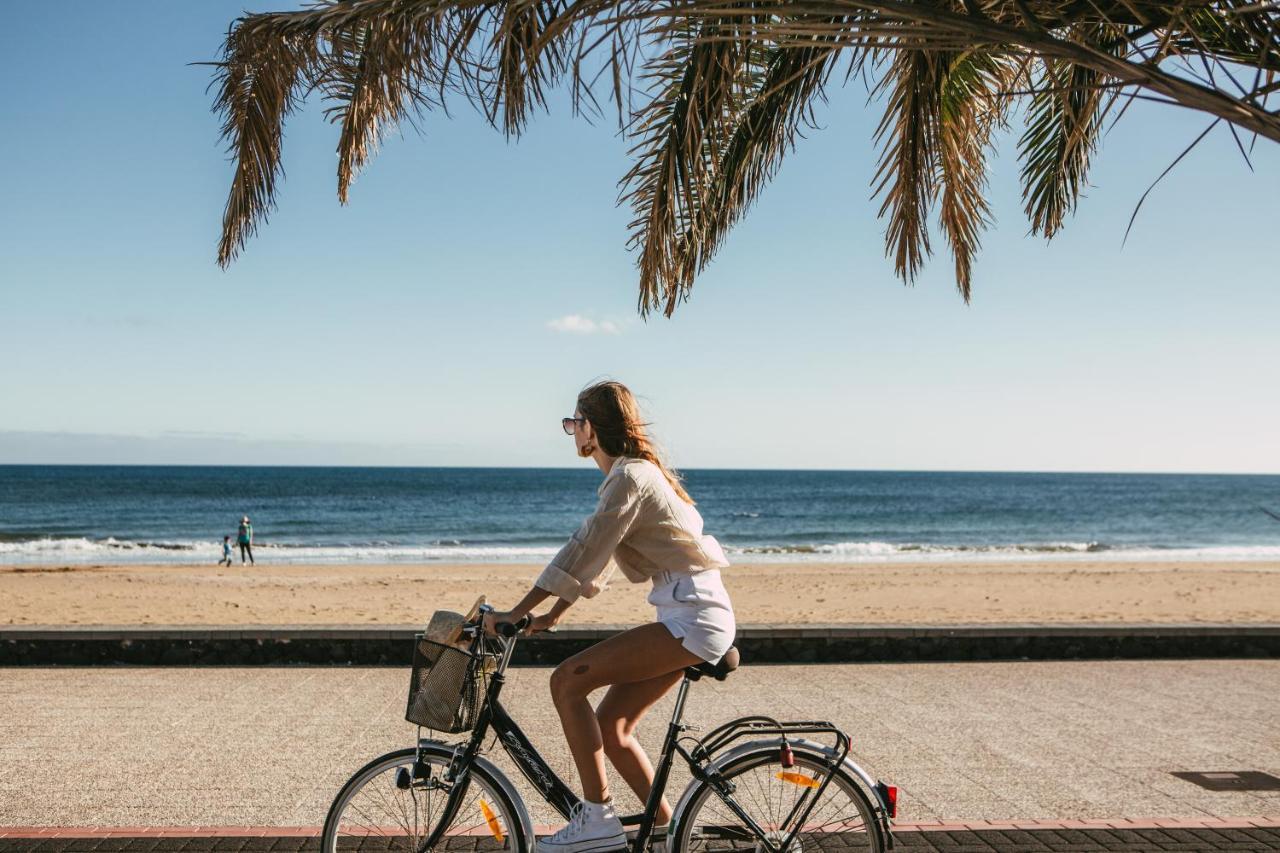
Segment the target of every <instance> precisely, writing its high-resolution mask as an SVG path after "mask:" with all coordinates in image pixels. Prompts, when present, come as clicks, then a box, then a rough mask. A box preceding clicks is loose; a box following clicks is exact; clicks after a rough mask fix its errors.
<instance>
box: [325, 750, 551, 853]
mask: <svg viewBox="0 0 1280 853" xmlns="http://www.w3.org/2000/svg"><path fill="white" fill-rule="evenodd" d="M419 756H420V757H421V759H422V761H423V762H424V764H425V766H426V767H427V768H429V769H430V772H431V776H432V778H435V779H439V778H441V777H440V776H437V775H436V774H442V773H443V771H444V770H445V769H446V768H447V767H448V766H449V762H450V761H451V760H452V758H453V749H452V747H451V746H449V745H447V744H423V745H422V746H421V747H419V748H412V747H410V748H408V749H400V750H396V751H394V752H388V753H387V754H386V755H381V756H379V757H377V758H375V759H373V760H372V761H370V762H369V763H368V764H366V765H365V766H364V767H361V768H360V769H359V770H357V771H356V772H355V773H354V774H353V775H352V776H351V778H350V779H348V780H347V781H346V783H344V784H343V786H342V787H341V788H340V789H339V790H338V794H337V796H335V797H334V799H333V804H332V805H330V807H329V813H328V815H327V816H326V817H325V821H324V830H323V832H322V833H321V836H320V851H321V853H430V851H426V850H425V849H421V848H422V846H423V843H424V842H425V841H427V840H428V838H429V836H430V835H431V834H432V831H433V830H434V829H435V828H436V824H437V823H439V822H440V818H441V817H442V815H443V812H444V811H445V810H446V804H447V802H448V798H449V791H448V790H446V789H445V788H441V787H430V786H429V785H428V784H420V785H417V784H415V785H413V786H412V787H409V788H407V789H405V788H400V787H399V786H397V785H396V775H397V771H399V770H400V768H407V770H408V772H409V773H410V775H412V773H413V765H414V762H415V760H416V759H417V758H418V757H419ZM504 781H505V780H500V779H498V778H496V777H495V776H494V775H493V774H492V773H491V772H490V770H489V769H487V768H486V767H485V766H483V765H481V764H480V763H476V764H473V765H472V767H471V770H470V772H469V773H468V777H467V780H466V788H465V789H463V790H462V791H461V792H460V793H461V796H460V798H459V802H458V803H457V808H456V809H455V811H454V814H453V815H452V816H451V817H450V819H449V825H448V826H447V827H446V828H445V829H444V832H443V835H442V836H441V837H440V839H439V843H437V844H436V845H434V847H433V848H432V849H433V850H434V851H449V850H451V849H466V850H477V851H494V853H498V852H499V851H510V853H530V851H531V850H532V849H533V846H532V836H531V835H529V833H528V832H527V831H526V826H525V820H524V819H522V813H523V810H522V809H520V808H518V806H517V804H516V803H515V802H514V801H513V800H512V798H511V796H510V795H509V794H508V793H507V791H506V790H505V788H507V787H509V783H507V784H505V785H504ZM517 796H518V795H517ZM481 803H483V804H484V805H481ZM420 818H421V819H420ZM384 820H385V821H387V822H385V823H384V822H383V821H384Z"/></svg>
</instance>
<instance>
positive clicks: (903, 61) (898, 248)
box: [872, 47, 954, 283]
mask: <svg viewBox="0 0 1280 853" xmlns="http://www.w3.org/2000/svg"><path fill="white" fill-rule="evenodd" d="M896 51H897V52H896V53H895V54H894V57H893V61H892V63H891V65H890V67H889V71H888V73H887V74H886V75H885V77H884V80H883V81H882V86H883V87H884V88H886V89H888V93H889V94H888V103H887V105H886V108H885V112H884V116H883V117H882V118H881V120H880V125H879V127H878V128H877V129H876V142H877V143H879V144H880V145H881V154H880V166H879V168H878V169H877V170H876V173H875V177H874V178H873V179H872V182H873V184H874V186H875V195H876V196H884V201H883V203H881V205H880V216H881V217H884V216H885V215H888V218H889V224H888V226H887V227H886V229H885V251H886V252H887V253H888V254H889V255H891V256H892V257H893V259H894V270H895V272H897V274H898V276H899V277H900V278H901V279H902V280H903V281H905V282H907V283H910V282H912V281H914V279H915V277H916V274H917V273H918V272H919V270H920V267H921V266H922V265H923V263H924V260H925V258H927V257H928V256H929V255H930V254H931V253H932V251H933V250H932V248H931V247H930V245H929V223H928V217H929V209H930V207H931V206H932V204H933V199H934V195H935V193H936V191H937V173H938V125H939V123H940V115H939V113H940V111H941V109H942V88H943V85H944V84H945V82H946V69H947V68H948V67H949V66H950V64H951V62H952V60H953V59H954V56H953V54H951V53H949V52H946V51H936V50H922V49H920V48H909V47H900V48H897V49H896Z"/></svg>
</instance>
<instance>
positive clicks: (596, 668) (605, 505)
mask: <svg viewBox="0 0 1280 853" xmlns="http://www.w3.org/2000/svg"><path fill="white" fill-rule="evenodd" d="M561 426H563V427H564V431H565V432H566V433H567V434H569V435H571V436H573V439H574V445H575V447H576V449H577V452H578V455H579V456H581V457H583V458H589V459H591V460H592V461H594V462H595V463H596V466H597V467H598V468H599V469H600V471H601V473H603V474H604V482H602V483H601V484H600V486H599V488H598V489H597V490H596V491H597V493H598V494H599V495H600V500H599V503H597V504H596V509H595V512H594V513H592V514H591V516H590V517H589V518H587V519H586V521H584V522H583V523H582V526H581V527H579V528H578V531H577V532H576V533H574V534H573V537H572V538H571V539H570V540H569V542H568V543H567V544H566V545H565V546H564V547H563V548H561V549H560V551H559V553H557V554H556V555H555V557H553V558H552V559H551V563H550V564H549V565H548V566H547V567H546V568H545V569H544V570H543V571H542V573H541V574H540V575H539V576H538V578H537V580H535V581H534V588H533V589H531V590H530V591H529V592H528V593H527V594H526V595H525V597H524V598H522V599H521V600H520V603H519V604H517V605H516V606H515V607H514V608H513V609H512V610H510V611H507V612H505V613H504V612H501V611H492V612H490V613H487V614H485V617H484V622H485V624H484V627H485V631H486V633H489V634H493V633H494V632H495V630H496V623H498V622H517V621H519V620H521V619H523V618H524V617H525V615H526V614H529V613H530V612H532V610H533V609H534V607H536V606H538V605H539V604H540V603H542V602H543V601H544V600H546V599H547V598H551V597H556V602H555V604H554V605H553V606H552V608H551V609H550V611H548V612H547V613H544V614H541V615H539V616H536V617H534V619H533V621H532V623H531V624H530V625H529V627H528V628H526V629H525V630H526V631H528V632H530V633H533V632H536V631H545V630H547V629H549V628H551V627H552V626H554V625H555V624H556V623H557V622H558V621H560V617H561V616H562V615H563V614H564V612H565V610H567V609H568V608H569V605H571V604H572V603H573V602H575V601H577V600H578V598H579V597H581V598H593V597H594V596H596V595H597V594H598V593H599V592H600V591H601V590H602V589H604V587H605V584H606V582H607V580H608V578H609V576H610V575H611V574H612V573H613V569H614V567H617V568H621V569H622V573H623V575H625V576H626V578H627V580H629V581H631V582H632V583H641V582H643V581H649V582H650V583H651V584H652V590H651V591H650V593H649V597H648V601H649V603H650V604H652V605H654V606H655V607H656V608H657V618H656V620H655V621H654V622H652V623H650V624H646V625H639V626H637V627H634V628H632V629H630V630H628V631H624V632H622V633H621V634H615V635H614V636H612V637H609V638H608V639H607V640H605V641H603V642H601V643H597V644H596V645H594V646H592V647H590V648H588V649H585V650H584V651H581V652H578V653H577V654H576V655H573V656H572V657H570V658H569V659H568V660H566V661H564V662H563V663H561V664H560V665H559V666H557V667H556V669H555V671H554V672H552V674H551V697H552V701H553V702H554V703H555V707H556V711H557V712H558V713H559V715H560V722H561V725H562V726H563V727H564V734H565V740H567V741H568V744H569V750H570V752H572V753H573V760H574V763H575V764H576V765H577V768H578V778H579V779H580V780H581V782H582V788H583V799H582V801H581V802H580V803H579V804H578V805H576V806H575V807H574V811H573V814H572V817H571V819H570V821H569V823H568V824H567V825H566V826H565V827H563V828H562V829H560V830H559V831H558V832H556V834H555V835H553V836H551V837H550V838H540V839H538V844H537V853H592V851H603V850H615V849H621V848H624V847H626V845H627V837H626V833H625V832H624V831H623V828H622V823H621V821H620V820H619V818H618V815H617V812H616V811H615V807H614V801H613V799H612V797H610V795H609V780H608V778H607V776H606V775H605V764H604V759H605V756H608V758H609V761H610V762H611V763H612V764H613V766H614V767H615V768H616V769H617V771H618V772H619V773H620V774H621V775H622V777H623V779H625V780H626V782H627V784H628V785H629V786H630V787H631V789H632V790H633V791H635V792H636V796H637V797H639V798H640V802H644V801H645V800H646V799H647V798H648V796H649V791H650V789H651V788H652V787H653V765H652V764H651V763H650V761H649V758H648V756H647V755H646V754H645V751H644V749H643V748H641V746H640V743H639V741H637V740H636V738H635V737H634V736H633V732H634V731H635V728H636V725H637V724H638V723H639V721H640V718H641V717H642V716H644V713H645V712H646V711H647V710H648V709H649V708H650V707H652V706H653V704H654V703H655V702H657V701H658V700H659V699H660V698H661V697H662V696H663V695H664V694H665V693H667V691H669V690H670V689H671V688H672V687H674V686H675V685H676V684H677V683H678V682H679V681H680V679H681V677H682V675H683V672H684V668H685V667H688V666H694V665H697V664H700V663H703V662H708V663H713V664H714V663H719V662H720V659H721V658H723V657H724V656H725V655H726V653H728V651H729V649H730V648H731V647H732V645H733V639H734V634H735V631H736V624H735V620H734V614H733V606H732V605H731V604H730V602H729V595H728V593H727V592H726V591H725V588H724V583H723V582H722V581H721V579H720V569H721V568H723V567H726V566H728V565H729V561H728V560H726V559H725V556H724V551H723V550H722V549H721V548H720V545H719V543H717V542H716V540H715V539H714V538H713V537H711V536H707V535H704V534H703V532H702V516H701V515H699V514H698V511H697V510H696V509H694V507H693V499H692V498H690V497H689V494H688V493H687V492H686V491H685V490H684V487H683V486H682V485H681V484H680V480H679V478H678V477H677V476H676V474H675V473H674V472H672V471H671V469H669V468H667V467H666V465H665V464H664V463H663V461H662V459H661V457H659V455H658V452H657V449H656V448H655V447H654V445H653V443H652V442H651V441H650V439H649V436H648V434H647V433H646V432H645V426H646V424H645V423H644V421H643V420H642V419H641V417H640V410H639V407H638V406H637V404H636V400H635V397H634V396H632V394H631V392H630V391H629V390H628V389H627V387H626V386H625V385H623V384H621V383H620V382H599V383H596V384H594V385H591V386H589V387H588V388H586V389H585V390H583V391H582V393H580V394H579V395H578V405H577V409H576V410H575V411H574V413H573V417H571V418H564V419H563V421H562V422H561ZM606 685H607V686H608V687H609V691H608V692H607V693H606V694H605V696H604V698H603V699H601V700H600V704H599V705H597V706H596V708H595V709H594V710H593V709H592V707H591V703H590V702H588V701H587V696H588V694H590V693H591V692H592V691H593V690H596V689H597V688H600V687H604V686H606ZM671 813H672V809H671V805H670V804H669V803H668V802H667V801H666V800H665V799H664V800H663V801H662V804H661V805H660V807H659V809H658V815H657V825H658V826H663V825H665V824H667V823H669V822H670V820H671Z"/></svg>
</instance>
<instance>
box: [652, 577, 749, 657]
mask: <svg viewBox="0 0 1280 853" xmlns="http://www.w3.org/2000/svg"><path fill="white" fill-rule="evenodd" d="M648 601H649V603H650V604H652V605H654V606H655V607H657V608H658V618H657V621H658V622H661V623H662V624H663V625H666V626H667V629H668V630H669V631H671V634H672V636H674V637H680V638H682V639H681V642H680V644H681V645H682V646H684V647H685V648H686V649H688V650H689V651H691V652H693V653H694V654H695V655H697V656H698V657H700V658H702V659H703V660H705V661H707V662H708V663H717V662H719V660H720V658H722V657H724V653H725V652H727V651H729V647H730V646H732V645H733V637H734V634H735V633H736V631H737V623H736V622H735V621H734V617H733V605H732V604H731V603H730V602H729V593H728V592H726V591H725V588H724V582H723V581H722V580H721V579H720V570H719V569H703V570H702V571H700V572H692V573H689V572H663V573H662V574H660V575H656V576H654V578H653V589H652V591H650V593H649V597H648Z"/></svg>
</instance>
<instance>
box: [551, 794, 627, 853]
mask: <svg viewBox="0 0 1280 853" xmlns="http://www.w3.org/2000/svg"><path fill="white" fill-rule="evenodd" d="M626 846H627V833H626V830H624V829H623V828H622V821H621V820H619V819H618V815H617V813H616V812H614V810H613V801H612V800H610V801H609V802H607V803H588V802H587V801H586V800H581V801H579V802H578V803H577V804H576V805H575V806H574V807H573V811H572V812H570V819H569V822H568V823H567V824H565V825H564V826H563V827H561V829H560V831H559V832H557V833H556V834H555V835H552V836H551V837H550V838H539V839H538V853H604V851H606V850H621V849H623V848H624V847H626Z"/></svg>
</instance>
